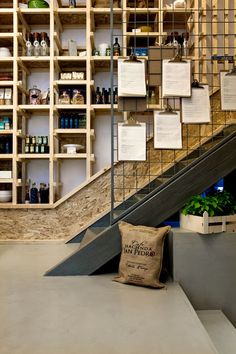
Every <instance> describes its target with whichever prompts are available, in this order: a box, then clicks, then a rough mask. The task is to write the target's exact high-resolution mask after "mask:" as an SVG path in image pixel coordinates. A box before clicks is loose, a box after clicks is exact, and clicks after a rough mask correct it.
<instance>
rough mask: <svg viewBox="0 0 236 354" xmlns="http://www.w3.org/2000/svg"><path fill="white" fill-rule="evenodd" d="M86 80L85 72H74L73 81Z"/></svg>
mask: <svg viewBox="0 0 236 354" xmlns="http://www.w3.org/2000/svg"><path fill="white" fill-rule="evenodd" d="M84 79H85V75H84V73H83V72H76V71H73V72H72V80H84Z"/></svg>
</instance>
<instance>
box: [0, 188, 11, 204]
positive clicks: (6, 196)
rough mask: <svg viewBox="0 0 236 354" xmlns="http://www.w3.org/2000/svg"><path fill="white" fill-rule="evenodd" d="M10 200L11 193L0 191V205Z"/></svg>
mask: <svg viewBox="0 0 236 354" xmlns="http://www.w3.org/2000/svg"><path fill="white" fill-rule="evenodd" d="M11 198H12V191H9V190H4V191H0V203H7V202H10V201H11Z"/></svg>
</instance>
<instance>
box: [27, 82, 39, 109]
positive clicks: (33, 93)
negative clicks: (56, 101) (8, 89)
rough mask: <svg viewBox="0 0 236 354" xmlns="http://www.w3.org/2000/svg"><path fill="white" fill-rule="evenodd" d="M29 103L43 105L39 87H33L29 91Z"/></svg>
mask: <svg viewBox="0 0 236 354" xmlns="http://www.w3.org/2000/svg"><path fill="white" fill-rule="evenodd" d="M29 103H30V104H34V105H37V104H41V90H39V89H38V88H37V86H33V88H32V89H30V90H29Z"/></svg>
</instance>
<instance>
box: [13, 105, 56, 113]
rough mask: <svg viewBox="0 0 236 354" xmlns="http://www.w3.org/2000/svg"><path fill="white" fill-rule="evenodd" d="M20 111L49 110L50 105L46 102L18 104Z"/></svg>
mask: <svg viewBox="0 0 236 354" xmlns="http://www.w3.org/2000/svg"><path fill="white" fill-rule="evenodd" d="M18 108H19V110H20V111H31V112H33V111H35V112H37V111H49V109H50V105H46V104H38V105H31V104H21V105H19V106H18Z"/></svg>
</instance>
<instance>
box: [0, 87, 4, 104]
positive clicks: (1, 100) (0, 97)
mask: <svg viewBox="0 0 236 354" xmlns="http://www.w3.org/2000/svg"><path fill="white" fill-rule="evenodd" d="M4 103H5V102H4V89H0V105H4Z"/></svg>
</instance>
